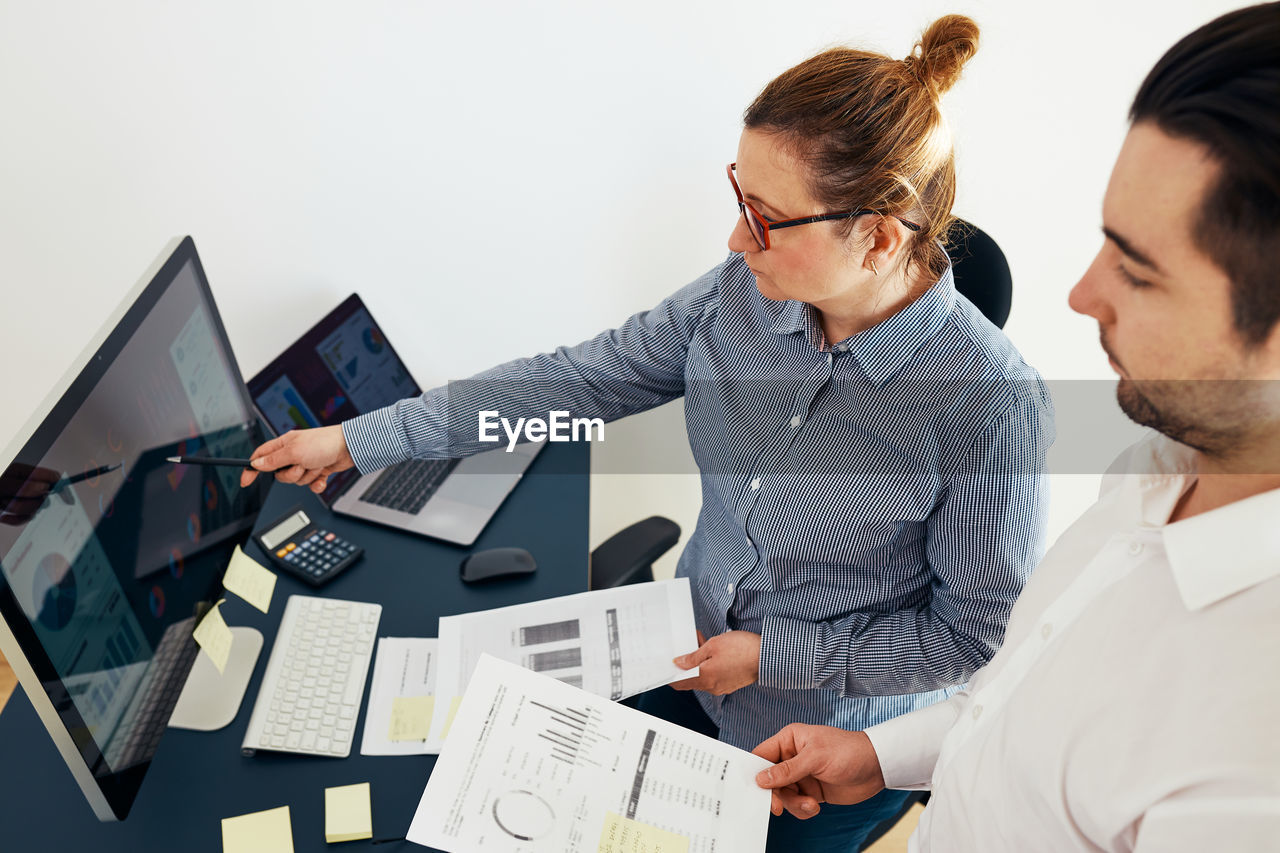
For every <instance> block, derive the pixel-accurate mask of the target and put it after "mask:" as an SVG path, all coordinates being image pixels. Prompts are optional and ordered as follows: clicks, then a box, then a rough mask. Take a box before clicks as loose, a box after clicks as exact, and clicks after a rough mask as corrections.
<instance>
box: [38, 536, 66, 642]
mask: <svg viewBox="0 0 1280 853" xmlns="http://www.w3.org/2000/svg"><path fill="white" fill-rule="evenodd" d="M32 585H33V589H32V590H31V593H32V600H33V601H34V602H35V605H36V608H37V616H36V618H37V619H39V621H40V624H41V625H43V626H44V627H46V628H48V629H49V630H50V631H61V630H62V629H63V628H65V627H67V623H69V622H70V621H71V616H72V614H74V613H75V611H76V576H75V573H74V572H73V571H71V564H70V563H69V562H67V558H66V557H64V556H62V555H61V554H56V553H55V554H48V555H46V556H45V557H44V559H42V560H41V561H40V565H39V566H37V567H36V573H35V579H34V581H33V582H32Z"/></svg>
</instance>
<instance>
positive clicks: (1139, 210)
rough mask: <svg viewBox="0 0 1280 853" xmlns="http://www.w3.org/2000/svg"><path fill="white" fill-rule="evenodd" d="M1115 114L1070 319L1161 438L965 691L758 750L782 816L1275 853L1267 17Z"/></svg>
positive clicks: (1279, 32) (1277, 148) (1273, 231)
mask: <svg viewBox="0 0 1280 853" xmlns="http://www.w3.org/2000/svg"><path fill="white" fill-rule="evenodd" d="M1130 117H1131V119H1132V127H1131V129H1130V132H1129V134H1128V136H1127V138H1126V140H1125V143H1124V147H1123V148H1122V150H1121V152H1120V155H1119V158H1118V159H1117V162H1116V165H1115V169H1114V171H1113V172H1112V176H1111V181H1110V183H1109V185H1108V187H1107V193H1106V198H1105V200H1104V202H1103V233H1104V235H1105V237H1106V239H1105V242H1104V244H1103V247H1102V250H1101V251H1100V252H1099V253H1098V256H1097V258H1096V259H1095V260H1094V262H1093V264H1092V266H1091V267H1090V268H1089V270H1088V271H1087V272H1086V273H1085V275H1084V277H1083V278H1082V279H1081V280H1080V282H1079V283H1078V284H1077V285H1076V286H1075V288H1074V289H1073V291H1072V293H1071V297H1070V304H1071V307H1072V308H1074V309H1075V310H1076V311H1079V312H1082V313H1084V314H1088V315H1089V316H1091V317H1093V318H1095V319H1096V320H1097V321H1098V325H1099V331H1100V333H1101V342H1102V347H1103V349H1104V350H1105V351H1106V352H1107V354H1108V356H1110V359H1111V365H1112V367H1113V368H1114V369H1115V370H1116V372H1117V373H1118V374H1119V376H1120V381H1119V385H1118V388H1117V397H1118V400H1119V402H1120V405H1121V408H1122V409H1123V410H1124V411H1125V413H1126V414H1127V415H1129V417H1131V418H1132V419H1133V420H1135V421H1137V422H1138V423H1140V424H1143V425H1146V426H1149V427H1152V428H1153V429H1154V430H1155V433H1153V437H1152V438H1151V439H1149V440H1148V441H1145V442H1143V443H1141V444H1139V445H1137V446H1136V447H1135V448H1132V449H1131V450H1130V451H1128V452H1127V454H1126V456H1124V457H1122V458H1121V460H1119V461H1118V463H1117V465H1116V466H1113V469H1112V470H1113V471H1116V472H1120V473H1119V474H1118V475H1111V476H1108V477H1107V478H1106V482H1105V483H1104V486H1103V490H1102V495H1101V497H1100V499H1099V501H1098V503H1097V504H1096V505H1095V506H1094V507H1093V508H1092V509H1090V510H1089V511H1088V512H1086V513H1085V514H1084V516H1083V517H1081V518H1080V519H1079V520H1078V521H1077V522H1076V523H1075V525H1074V526H1072V527H1071V529H1070V530H1068V531H1067V532H1066V533H1065V534H1063V536H1062V537H1061V539H1060V540H1059V541H1058V543H1057V544H1056V545H1055V546H1054V548H1053V549H1052V550H1051V551H1050V552H1049V554H1048V555H1047V556H1046V557H1045V559H1044V561H1043V563H1041V565H1040V568H1038V569H1037V570H1036V572H1035V573H1034V575H1033V576H1032V578H1031V581H1030V583H1028V584H1027V586H1026V588H1025V589H1024V590H1023V593H1022V596H1021V598H1020V599H1019V600H1018V603H1017V605H1016V606H1015V607H1014V610H1013V613H1012V615H1011V618H1010V621H1009V627H1008V631H1007V632H1006V635H1005V642H1004V646H1003V647H1002V648H1001V649H1000V651H999V652H998V653H997V654H996V656H995V657H994V658H993V659H992V660H991V662H990V663H989V664H987V666H985V667H984V668H983V669H981V670H980V671H979V672H978V673H977V674H976V675H975V676H974V678H973V679H972V681H971V682H970V684H969V686H968V689H967V690H966V691H964V692H962V693H959V694H957V695H956V696H954V697H953V698H952V699H950V700H949V701H947V702H945V703H943V704H941V705H935V706H932V707H930V708H926V709H923V710H921V711H917V712H915V713H912V714H908V715H906V716H903V717H899V718H897V719H894V720H890V721H889V722H886V723H883V724H881V725H878V726H873V727H872V728H870V729H868V730H867V731H865V732H848V731H843V730H840V729H835V728H829V727H824V726H805V725H791V726H788V727H787V728H785V729H783V730H782V731H781V732H779V733H778V734H777V735H775V736H774V737H772V738H770V739H769V740H767V741H765V742H764V743H762V744H761V745H760V746H759V747H757V748H756V750H755V751H756V753H757V754H759V755H762V756H764V757H765V758H767V759H769V760H771V761H775V762H780V763H779V764H778V765H777V766H776V767H774V768H772V769H770V770H766V771H764V772H762V773H761V774H760V776H759V778H758V781H759V783H760V785H761V786H763V787H767V788H773V789H774V811H775V813H780V812H781V810H782V808H786V809H787V810H788V811H790V812H791V813H792V814H795V815H796V816H797V817H801V818H803V817H808V816H811V815H813V814H816V813H817V811H818V810H819V808H820V806H819V804H820V803H822V802H830V803H851V802H860V801H862V800H864V799H866V798H868V797H870V796H873V795H874V794H876V793H877V792H879V791H880V790H882V789H884V788H885V787H890V788H910V789H930V790H932V792H933V794H932V799H931V801H930V803H929V806H928V808H927V809H926V810H925V812H924V814H923V815H922V816H921V819H920V824H919V827H918V829H917V832H916V834H915V835H914V836H913V837H912V842H911V849H913V850H918V851H928V850H947V851H983V853H988V852H989V851H1004V850H1008V851H1036V853H1038V851H1046V850H1081V851H1083V850H1089V851H1097V850H1104V851H1197V853H1199V851H1210V850H1212V851H1217V850H1230V851H1240V850H1276V849H1280V381H1277V380H1280V322H1278V320H1280V4H1278V3H1271V4H1267V5H1262V6H1254V7H1251V8H1248V9H1242V10H1238V11H1236V12H1232V13H1229V14H1227V15H1224V16H1223V17H1221V18H1219V19H1217V20H1216V21H1213V22H1212V23H1209V24H1207V25H1205V26H1204V27H1201V28H1200V29H1199V30H1197V31H1196V32H1194V33H1192V34H1191V35H1189V36H1187V37H1186V38H1184V39H1183V40H1182V41H1181V42H1179V43H1178V44H1177V45H1175V46H1174V47H1173V48H1172V49H1170V51H1169V52H1168V53H1167V54H1165V56H1164V57H1163V58H1162V59H1161V60H1160V62H1159V63H1157V65H1156V67H1155V68H1154V69H1153V70H1152V71H1151V73H1150V74H1149V75H1148V77H1147V79H1146V81H1145V82H1144V83H1143V85H1142V88H1141V89H1140V90H1139V92H1138V95H1137V97H1136V99H1135V101H1134V104H1133V108H1132V110H1131V112H1130Z"/></svg>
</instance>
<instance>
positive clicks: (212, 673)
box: [169, 625, 262, 732]
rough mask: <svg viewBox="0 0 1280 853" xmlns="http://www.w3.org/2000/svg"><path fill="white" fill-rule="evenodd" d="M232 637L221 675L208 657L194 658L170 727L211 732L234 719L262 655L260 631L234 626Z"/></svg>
mask: <svg viewBox="0 0 1280 853" xmlns="http://www.w3.org/2000/svg"><path fill="white" fill-rule="evenodd" d="M231 634H232V636H233V637H234V638H235V639H234V640H233V641H232V643H231V656H230V657H229V658H228V659H227V667H226V669H225V670H223V671H222V672H218V668H217V667H215V666H214V665H213V661H211V660H209V656H208V655H206V654H198V655H196V662H195V663H194V664H192V665H191V674H190V675H189V676H187V683H186V686H185V687H183V688H182V695H181V696H179V697H178V704H177V705H175V706H174V709H173V715H172V716H171V717H169V728H171V729H195V730H196V731H200V732H211V731H214V730H216V729H220V728H222V727H223V726H226V725H229V724H230V723H231V721H232V720H234V719H235V718H236V714H237V713H238V712H239V710H240V700H241V699H243V698H244V693H245V689H246V688H247V687H248V686H249V678H250V676H252V675H253V667H254V664H256V663H257V662H258V655H259V654H260V653H261V652H262V632H261V631H259V630H258V629H256V628H247V627H244V626H240V625H237V626H236V627H234V628H232V629H231Z"/></svg>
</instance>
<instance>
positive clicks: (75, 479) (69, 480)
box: [49, 463, 123, 495]
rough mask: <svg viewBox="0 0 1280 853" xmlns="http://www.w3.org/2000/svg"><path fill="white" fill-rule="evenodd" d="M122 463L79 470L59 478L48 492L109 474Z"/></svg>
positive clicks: (55, 492) (53, 492) (54, 491)
mask: <svg viewBox="0 0 1280 853" xmlns="http://www.w3.org/2000/svg"><path fill="white" fill-rule="evenodd" d="M122 464H123V463H121V464H117V465H103V466H102V467H101V468H94V469H93V470H92V471H81V472H80V473H79V474H72V475H71V476H70V477H63V478H62V479H61V480H59V481H58V482H56V483H54V484H53V485H52V486H50V487H49V494H51V495H53V494H57V493H58V492H60V491H62V490H63V489H64V488H66V487H67V486H74V485H75V484H76V483H81V482H84V481H85V480H90V479H92V478H94V477H101V476H102V475H103V474H110V473H111V472H112V471H114V470H116V469H117V468H120V467H122Z"/></svg>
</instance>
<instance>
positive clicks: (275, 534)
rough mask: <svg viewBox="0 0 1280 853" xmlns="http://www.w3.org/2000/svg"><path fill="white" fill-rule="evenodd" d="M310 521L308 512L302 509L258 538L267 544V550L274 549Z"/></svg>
mask: <svg viewBox="0 0 1280 853" xmlns="http://www.w3.org/2000/svg"><path fill="white" fill-rule="evenodd" d="M310 523H311V519H309V518H307V514H306V513H305V512H303V511H302V510H298V511H297V512H295V513H294V514H293V515H291V516H289V517H288V518H286V519H285V520H284V521H282V522H280V523H279V524H277V525H276V526H275V527H273V528H271V529H270V530H268V531H267V532H266V533H263V534H262V535H261V536H259V537H258V538H259V540H260V541H261V542H262V544H263V545H265V546H266V548H267V550H274V549H275V547H276V546H277V545H279V544H280V543H281V542H284V541H285V540H286V539H288V538H289V537H290V536H292V535H293V534H295V533H297V532H298V531H299V530H301V529H302V528H304V527H306V526H307V525H308V524H310Z"/></svg>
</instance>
